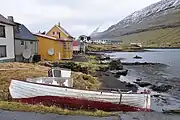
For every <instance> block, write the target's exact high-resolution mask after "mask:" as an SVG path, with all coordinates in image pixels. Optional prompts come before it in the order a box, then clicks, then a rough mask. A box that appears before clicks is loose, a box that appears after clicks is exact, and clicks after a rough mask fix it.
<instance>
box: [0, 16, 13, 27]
mask: <svg viewBox="0 0 180 120" xmlns="http://www.w3.org/2000/svg"><path fill="white" fill-rule="evenodd" d="M0 23H4V24H8V25H14V23H13V22H11V21H10V20H8V19H6V18H5V17H4V16H2V15H1V14H0Z"/></svg>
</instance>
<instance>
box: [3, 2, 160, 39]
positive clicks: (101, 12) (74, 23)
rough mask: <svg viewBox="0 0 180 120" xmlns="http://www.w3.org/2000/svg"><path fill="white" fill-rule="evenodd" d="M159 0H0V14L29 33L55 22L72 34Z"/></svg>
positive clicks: (106, 24) (103, 25)
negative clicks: (26, 29)
mask: <svg viewBox="0 0 180 120" xmlns="http://www.w3.org/2000/svg"><path fill="white" fill-rule="evenodd" d="M158 1H160V0H2V1H1V7H0V11H1V12H0V14H2V15H4V16H5V17H7V16H14V19H15V21H16V22H20V23H22V24H24V25H26V27H28V28H29V29H30V30H31V31H32V32H33V33H36V32H38V31H39V30H40V31H48V30H49V29H50V28H51V27H53V26H54V25H55V24H57V23H58V22H60V23H61V25H62V26H63V27H64V28H65V29H66V30H67V31H68V32H69V33H70V34H71V35H73V36H79V35H81V34H86V35H88V34H90V33H91V32H92V31H93V30H95V29H96V28H97V27H98V26H101V28H100V30H101V31H102V30H105V29H107V28H108V27H109V26H110V25H112V24H115V23H117V22H118V21H120V20H122V19H123V18H124V17H126V16H127V15H129V14H131V13H133V12H135V11H137V10H140V9H142V8H144V7H146V6H148V5H150V4H152V3H155V2H158Z"/></svg>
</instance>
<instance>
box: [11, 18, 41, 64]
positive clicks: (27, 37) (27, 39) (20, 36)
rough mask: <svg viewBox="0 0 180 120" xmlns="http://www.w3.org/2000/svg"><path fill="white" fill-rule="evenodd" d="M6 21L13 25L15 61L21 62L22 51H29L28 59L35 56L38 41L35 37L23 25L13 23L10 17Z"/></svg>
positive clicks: (22, 58)
mask: <svg viewBox="0 0 180 120" xmlns="http://www.w3.org/2000/svg"><path fill="white" fill-rule="evenodd" d="M8 19H9V20H10V21H11V22H13V23H14V24H15V26H14V34H15V60H16V61H19V62H21V61H23V60H24V57H23V52H24V51H29V54H30V55H29V56H30V58H32V57H33V55H37V54H38V40H37V39H36V37H35V36H34V35H33V34H32V33H31V32H30V31H29V30H28V29H27V28H26V27H25V26H24V25H23V24H21V23H17V22H14V20H13V17H12V16H9V17H8ZM30 58H29V60H30ZM26 59H27V58H26Z"/></svg>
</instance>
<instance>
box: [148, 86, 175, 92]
mask: <svg viewBox="0 0 180 120" xmlns="http://www.w3.org/2000/svg"><path fill="white" fill-rule="evenodd" d="M171 88H172V86H170V85H153V86H152V87H151V89H152V90H154V91H157V92H167V91H168V90H169V89H171Z"/></svg>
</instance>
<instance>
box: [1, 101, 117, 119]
mask: <svg viewBox="0 0 180 120" xmlns="http://www.w3.org/2000/svg"><path fill="white" fill-rule="evenodd" d="M0 109H3V110H10V111H23V112H38V113H55V114H59V115H82V116H96V117H107V116H118V115H119V113H115V112H104V111H100V110H97V111H92V112H91V111H84V110H76V111H73V110H67V109H61V108H58V107H56V106H51V107H47V106H43V105H29V104H22V103H16V102H7V101H0Z"/></svg>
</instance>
